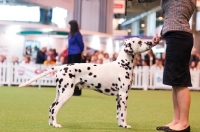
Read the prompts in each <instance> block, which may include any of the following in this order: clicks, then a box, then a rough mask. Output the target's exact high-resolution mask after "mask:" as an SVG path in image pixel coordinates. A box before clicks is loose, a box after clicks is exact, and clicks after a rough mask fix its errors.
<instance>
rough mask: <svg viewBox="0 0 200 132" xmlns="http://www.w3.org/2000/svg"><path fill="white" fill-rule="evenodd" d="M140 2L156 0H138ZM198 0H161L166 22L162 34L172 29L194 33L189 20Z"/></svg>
mask: <svg viewBox="0 0 200 132" xmlns="http://www.w3.org/2000/svg"><path fill="white" fill-rule="evenodd" d="M138 1H139V2H140V3H145V2H146V3H151V2H154V1H156V0H138ZM195 1H196V0H161V7H162V9H163V13H164V24H163V28H162V31H161V33H160V34H161V35H162V36H163V35H165V34H166V33H167V32H170V31H185V32H189V33H192V30H191V29H190V24H189V20H190V18H191V16H192V14H193V12H194V10H195V8H196V5H195V4H196V2H195Z"/></svg>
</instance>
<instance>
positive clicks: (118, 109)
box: [116, 95, 121, 126]
mask: <svg viewBox="0 0 200 132" xmlns="http://www.w3.org/2000/svg"><path fill="white" fill-rule="evenodd" d="M116 107H117V112H116V118H117V121H118V126H120V125H121V120H120V117H119V115H120V109H121V106H120V98H119V95H117V96H116Z"/></svg>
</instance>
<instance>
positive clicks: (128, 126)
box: [123, 125, 131, 129]
mask: <svg viewBox="0 0 200 132" xmlns="http://www.w3.org/2000/svg"><path fill="white" fill-rule="evenodd" d="M123 127H124V128H127V129H131V126H130V125H125V126H123Z"/></svg>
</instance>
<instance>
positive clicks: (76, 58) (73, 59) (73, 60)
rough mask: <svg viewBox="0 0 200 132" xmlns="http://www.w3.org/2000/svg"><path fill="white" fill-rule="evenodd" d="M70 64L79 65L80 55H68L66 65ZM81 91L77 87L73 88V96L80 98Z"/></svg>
mask: <svg viewBox="0 0 200 132" xmlns="http://www.w3.org/2000/svg"><path fill="white" fill-rule="evenodd" d="M71 63H81V54H75V55H68V64H71ZM81 93H82V91H81V90H80V89H79V87H77V86H75V89H74V94H73V95H74V96H80V95H81Z"/></svg>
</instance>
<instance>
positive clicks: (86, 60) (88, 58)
mask: <svg viewBox="0 0 200 132" xmlns="http://www.w3.org/2000/svg"><path fill="white" fill-rule="evenodd" d="M90 61H91V55H90V54H89V52H88V50H85V51H83V53H82V59H81V62H82V63H90Z"/></svg>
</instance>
